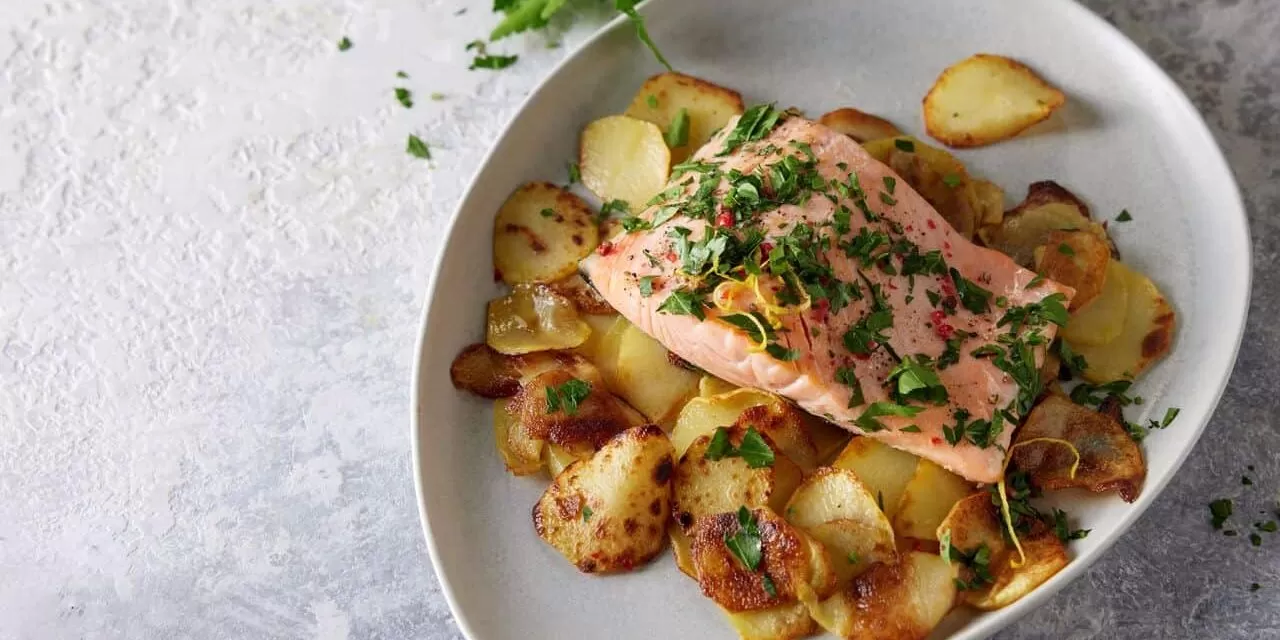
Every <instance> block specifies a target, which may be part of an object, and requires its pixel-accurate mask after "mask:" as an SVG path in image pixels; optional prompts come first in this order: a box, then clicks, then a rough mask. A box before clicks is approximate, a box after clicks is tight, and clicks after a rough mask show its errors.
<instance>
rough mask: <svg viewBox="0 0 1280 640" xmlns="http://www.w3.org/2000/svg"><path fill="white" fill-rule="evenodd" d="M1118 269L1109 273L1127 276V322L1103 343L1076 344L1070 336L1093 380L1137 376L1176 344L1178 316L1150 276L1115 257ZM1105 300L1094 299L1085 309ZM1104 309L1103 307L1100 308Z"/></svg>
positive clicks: (1070, 322)
mask: <svg viewBox="0 0 1280 640" xmlns="http://www.w3.org/2000/svg"><path fill="white" fill-rule="evenodd" d="M1112 264H1113V265H1116V269H1115V270H1113V271H1110V272H1109V273H1108V275H1107V278H1108V280H1110V279H1111V278H1113V277H1121V278H1124V280H1125V285H1126V288H1127V289H1128V291H1127V294H1128V295H1127V298H1128V300H1127V305H1126V307H1127V308H1126V310H1125V317H1124V326H1123V327H1122V328H1121V329H1120V333H1119V335H1117V336H1116V337H1115V338H1114V339H1113V340H1111V341H1109V342H1107V343H1105V344H1101V345H1089V344H1077V343H1076V342H1075V341H1073V340H1072V339H1071V338H1067V342H1068V343H1069V344H1070V345H1071V348H1072V349H1074V350H1075V352H1076V353H1078V354H1080V355H1082V356H1084V358H1085V360H1086V361H1087V362H1088V364H1089V366H1088V367H1087V368H1086V369H1085V370H1084V374H1083V375H1084V379H1085V380H1088V381H1090V382H1110V381H1112V380H1120V379H1125V378H1129V379H1132V378H1136V377H1138V376H1139V375H1142V373H1143V372H1144V371H1146V370H1147V369H1148V368H1150V367H1151V365H1153V364H1155V362H1156V361H1157V360H1159V359H1160V358H1163V357H1164V355H1165V354H1166V353H1168V352H1169V349H1170V348H1171V347H1172V346H1173V330H1174V326H1175V324H1176V320H1175V317H1174V313H1173V308H1172V307H1170V306H1169V303H1168V301H1166V300H1165V298H1164V296H1163V295H1162V294H1161V293H1160V290H1159V289H1157V288H1156V285H1155V283H1153V282H1151V280H1150V279H1149V278H1147V277H1146V276H1144V275H1142V274H1141V273H1138V272H1137V271H1134V270H1133V269H1130V268H1129V267H1127V266H1124V265H1123V264H1121V263H1120V262H1118V261H1114V260H1113V261H1112ZM1101 302H1102V298H1099V299H1098V300H1095V301H1094V302H1093V303H1092V304H1090V305H1089V306H1088V307H1085V308H1084V309H1082V310H1081V311H1082V313H1083V312H1086V311H1089V309H1090V308H1091V307H1093V306H1094V305H1097V304H1099V303H1101ZM1100 311H1101V310H1100ZM1076 322H1077V318H1072V319H1071V321H1069V322H1068V323H1067V327H1066V328H1067V329H1070V330H1071V331H1070V333H1071V335H1073V336H1074V335H1076V333H1077V330H1078V329H1080V327H1079V325H1078V324H1077V326H1076V328H1072V324H1073V323H1076Z"/></svg>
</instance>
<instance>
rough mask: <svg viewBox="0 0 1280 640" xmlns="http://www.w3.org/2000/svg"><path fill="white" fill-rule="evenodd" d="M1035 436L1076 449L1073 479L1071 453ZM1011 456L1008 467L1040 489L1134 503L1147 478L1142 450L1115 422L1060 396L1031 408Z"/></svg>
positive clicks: (1067, 448)
mask: <svg viewBox="0 0 1280 640" xmlns="http://www.w3.org/2000/svg"><path fill="white" fill-rule="evenodd" d="M1037 438H1053V439H1055V440H1065V441H1067V442H1070V443H1071V444H1072V446H1074V447H1075V448H1076V451H1078V452H1079V454H1080V465H1079V468H1078V469H1077V470H1076V474H1075V477H1074V478H1072V477H1071V475H1070V469H1071V465H1072V463H1073V462H1075V459H1076V458H1075V454H1074V453H1072V451H1071V449H1070V448H1069V447H1067V446H1065V445H1062V444H1059V443H1057V442H1034V440H1035V439H1037ZM1022 443H1026V444H1022ZM1011 452H1012V456H1013V459H1012V464H1013V466H1014V467H1016V468H1018V469H1021V470H1023V471H1026V472H1027V473H1028V474H1030V476H1031V482H1032V484H1034V485H1036V486H1037V487H1040V488H1041V489H1045V490H1052V489H1066V488H1071V487H1075V488H1080V489H1087V490H1089V491H1094V492H1099V493H1101V492H1106V491H1117V492H1119V493H1120V497H1121V498H1123V499H1124V500H1125V501H1126V502H1133V501H1134V500H1136V499H1137V498H1138V492H1139V491H1141V489H1142V482H1143V480H1144V479H1145V478H1146V477H1147V465H1146V463H1145V462H1144V461H1143V459H1142V447H1139V446H1138V443H1136V442H1134V441H1133V438H1130V437H1129V434H1128V432H1126V431H1125V429H1124V427H1123V426H1122V425H1121V424H1120V423H1118V422H1116V421H1115V420H1113V419H1111V418H1110V417H1108V416H1105V415H1103V414H1101V413H1098V412H1097V411H1093V410H1091V409H1088V408H1085V407H1082V406H1080V405H1078V404H1076V403H1074V402H1072V401H1071V400H1069V399H1067V398H1065V397H1063V396H1060V395H1049V396H1047V397H1045V399H1044V400H1042V401H1040V404H1038V405H1036V407H1035V409H1032V410H1031V414H1030V415H1029V416H1027V421H1026V423H1024V424H1023V425H1022V428H1021V429H1019V430H1018V434H1017V436H1016V437H1015V438H1014V444H1013V449H1011Z"/></svg>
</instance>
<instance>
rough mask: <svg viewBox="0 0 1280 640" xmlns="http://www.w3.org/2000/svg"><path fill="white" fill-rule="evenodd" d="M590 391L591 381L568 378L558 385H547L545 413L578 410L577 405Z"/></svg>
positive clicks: (570, 413)
mask: <svg viewBox="0 0 1280 640" xmlns="http://www.w3.org/2000/svg"><path fill="white" fill-rule="evenodd" d="M590 393H591V383H590V382H587V381H586V380H579V379H578V378H570V379H568V380H566V381H565V382H564V384H562V385H559V386H548V387H547V413H549V414H550V413H556V412H557V411H563V412H564V414H565V415H569V416H571V415H574V414H575V413H577V412H578V405H579V404H580V403H581V402H582V401H583V400H585V399H586V397H587V396H588V395H589V394H590Z"/></svg>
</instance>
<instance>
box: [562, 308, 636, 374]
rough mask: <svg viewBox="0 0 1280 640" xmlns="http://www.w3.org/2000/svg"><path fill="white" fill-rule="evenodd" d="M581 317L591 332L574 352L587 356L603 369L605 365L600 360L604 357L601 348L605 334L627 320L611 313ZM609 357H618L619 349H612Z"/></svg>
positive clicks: (592, 362) (597, 366)
mask: <svg viewBox="0 0 1280 640" xmlns="http://www.w3.org/2000/svg"><path fill="white" fill-rule="evenodd" d="M581 319H582V321H583V322H585V323H587V326H588V327H591V334H590V335H588V336H587V339H586V340H585V341H583V343H582V344H580V345H578V346H577V347H576V348H575V349H574V350H573V353H575V354H577V355H580V356H582V357H583V358H586V359H587V360H588V361H589V362H591V364H594V365H595V366H596V368H600V369H602V368H603V367H602V365H601V364H600V362H601V360H602V359H603V358H602V357H601V350H602V347H603V346H604V338H605V336H607V335H609V332H610V331H611V330H612V329H613V328H614V327H615V326H616V325H618V324H619V323H621V322H626V320H623V319H622V316H620V315H618V314H611V315H593V314H588V315H583V316H581ZM609 357H610V358H616V357H617V350H616V349H614V350H613V351H611V352H610V354H609Z"/></svg>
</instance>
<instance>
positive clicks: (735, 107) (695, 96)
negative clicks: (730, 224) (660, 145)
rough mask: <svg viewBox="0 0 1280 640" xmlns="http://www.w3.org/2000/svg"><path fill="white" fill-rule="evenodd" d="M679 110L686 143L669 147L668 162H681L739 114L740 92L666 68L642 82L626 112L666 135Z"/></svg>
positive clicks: (741, 107) (740, 109) (741, 108)
mask: <svg viewBox="0 0 1280 640" xmlns="http://www.w3.org/2000/svg"><path fill="white" fill-rule="evenodd" d="M681 109H683V110H684V112H685V114H686V116H687V117H688V118H689V123H688V137H687V142H686V143H685V144H682V145H680V146H678V147H674V148H673V149H671V161H672V162H675V163H680V162H684V160H685V158H688V157H689V156H690V155H692V154H693V152H694V151H696V150H697V149H698V148H699V147H701V146H702V145H704V144H706V143H707V141H708V140H710V139H711V134H713V133H715V132H716V131H719V130H720V129H721V128H723V127H724V125H725V124H727V123H728V122H729V120H730V119H731V118H733V117H734V116H738V115H742V111H743V104H742V95H741V94H739V93H738V92H737V91H734V90H732V89H727V88H725V87H722V86H720V85H717V84H712V83H710V82H707V81H706V80H701V79H699V78H695V77H693V76H687V75H684V74H683V73H675V72H671V71H668V72H667V73H660V74H658V75H656V76H653V77H652V78H649V79H648V80H646V81H645V83H644V84H643V85H641V86H640V91H638V92H636V96H635V97H634V98H632V99H631V105H630V106H628V107H627V111H626V115H628V116H631V117H632V118H637V119H640V120H644V121H645V122H652V123H653V124H655V125H657V126H658V127H659V128H660V129H662V133H663V134H666V133H667V132H668V131H669V130H670V128H671V126H672V123H674V122H675V121H676V119H677V118H678V117H680V110H681Z"/></svg>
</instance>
